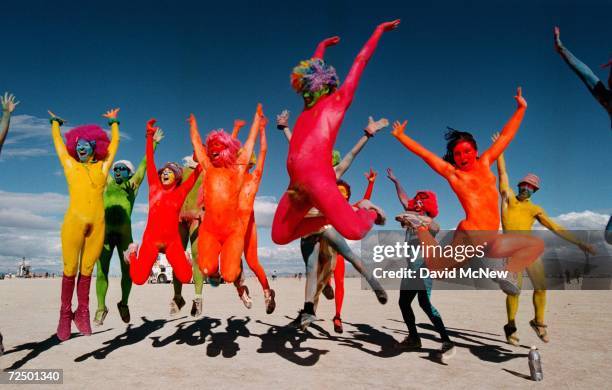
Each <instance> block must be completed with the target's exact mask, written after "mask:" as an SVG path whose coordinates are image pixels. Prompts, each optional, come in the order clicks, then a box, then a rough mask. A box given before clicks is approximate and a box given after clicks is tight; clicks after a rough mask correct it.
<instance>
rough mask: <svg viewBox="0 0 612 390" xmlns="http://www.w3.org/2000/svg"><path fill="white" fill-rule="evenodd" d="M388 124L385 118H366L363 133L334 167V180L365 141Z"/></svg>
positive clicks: (347, 165)
mask: <svg viewBox="0 0 612 390" xmlns="http://www.w3.org/2000/svg"><path fill="white" fill-rule="evenodd" d="M387 126H389V121H388V120H387V119H386V118H382V119H379V120H377V121H374V119H372V117H369V118H368V125H367V126H366V128H365V129H364V135H363V136H361V138H359V140H358V141H357V143H356V144H355V146H353V149H351V151H350V152H348V153H347V154H346V156H344V158H343V159H342V161H340V163H339V164H338V165H336V166H335V167H334V171H335V172H336V180H338V179H340V178H341V177H342V175H344V173H345V172H346V171H347V170H348V169H349V168H350V166H351V164H352V163H353V160H354V159H355V156H357V154H359V152H361V149H363V147H364V146H365V144H366V142H368V140H369V139H370V138H372V137H374V135H375V134H376V133H377V132H378V131H379V130H380V129H382V128H385V127H387Z"/></svg>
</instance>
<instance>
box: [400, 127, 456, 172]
mask: <svg viewBox="0 0 612 390" xmlns="http://www.w3.org/2000/svg"><path fill="white" fill-rule="evenodd" d="M407 122H408V121H404V122H403V123H399V122H398V121H395V122H394V123H393V131H392V132H391V135H393V136H394V137H395V138H397V140H398V141H399V142H401V143H402V145H404V146H405V147H406V149H408V150H410V151H411V152H412V153H414V154H416V155H417V156H419V157H420V158H422V159H423V161H425V163H427V165H429V166H430V167H431V169H433V170H434V171H436V172H437V173H438V174H439V175H440V176H442V177H444V178H445V179H450V178H451V176H453V175H454V174H455V167H454V166H452V165H451V164H449V163H448V162H446V161H444V160H443V159H442V158H440V157H439V156H438V155H436V154H435V153H432V152H430V151H429V150H427V149H426V148H424V147H423V146H422V145H421V144H419V143H418V142H416V141H415V140H413V139H412V138H410V137H408V136H407V135H406V134H405V133H404V129H405V128H406V123H407Z"/></svg>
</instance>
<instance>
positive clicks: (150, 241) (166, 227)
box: [124, 119, 201, 284]
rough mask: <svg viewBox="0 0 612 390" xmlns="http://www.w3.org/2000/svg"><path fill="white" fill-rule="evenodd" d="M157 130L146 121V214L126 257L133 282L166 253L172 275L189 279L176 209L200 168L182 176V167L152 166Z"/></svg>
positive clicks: (145, 275)
mask: <svg viewBox="0 0 612 390" xmlns="http://www.w3.org/2000/svg"><path fill="white" fill-rule="evenodd" d="M157 131H158V128H157V127H155V119H151V120H149V122H147V133H146V134H147V141H146V144H147V146H146V158H147V182H148V183H149V216H148V218H147V226H146V228H145V231H144V234H143V236H142V246H141V248H140V250H138V245H136V244H130V246H129V247H128V250H127V251H126V252H125V256H124V257H125V261H126V262H128V263H129V264H130V275H131V277H132V281H133V282H134V283H136V284H144V283H145V282H146V281H147V279H148V278H149V274H150V273H151V268H152V267H153V264H154V263H155V261H156V260H157V256H158V254H159V253H160V252H161V253H165V255H166V258H167V259H168V262H169V263H170V264H171V265H172V269H173V271H174V275H175V276H176V277H177V278H178V279H179V280H180V281H181V282H183V283H189V282H190V281H191V276H192V272H191V262H190V261H189V258H188V255H187V253H186V252H185V250H184V248H183V243H182V242H181V237H180V235H179V231H178V226H179V213H180V210H181V207H182V206H183V202H184V201H185V198H186V197H187V194H188V193H189V191H191V189H192V188H193V185H194V184H195V182H196V180H197V178H198V176H199V175H200V172H201V170H200V169H199V168H196V169H195V171H194V173H193V174H192V175H190V176H189V178H187V179H186V180H184V181H183V180H182V173H183V172H182V169H181V167H180V166H179V165H178V164H176V163H173V162H170V163H166V164H165V165H164V166H163V167H162V168H161V169H160V170H159V171H158V170H157V168H156V166H155V159H154V153H153V143H154V141H153V136H154V135H155V133H156V132H157Z"/></svg>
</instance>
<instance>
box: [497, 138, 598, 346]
mask: <svg viewBox="0 0 612 390" xmlns="http://www.w3.org/2000/svg"><path fill="white" fill-rule="evenodd" d="M498 136H499V135H498V134H496V135H494V136H493V141H495V140H496V139H497V137H498ZM497 172H498V176H499V193H500V194H501V197H502V204H501V221H502V227H503V229H504V231H514V232H517V233H527V234H529V232H530V231H531V228H532V227H533V224H534V222H535V221H538V222H540V223H541V224H542V225H543V226H545V227H546V228H548V229H549V230H551V231H552V232H554V233H555V234H557V235H558V236H559V237H561V238H563V239H565V240H567V241H569V242H571V243H573V244H575V245H577V246H578V247H579V248H580V249H582V250H583V251H584V252H585V253H588V254H595V251H594V250H593V247H592V246H591V245H589V244H587V243H585V242H582V241H580V240H579V239H578V238H577V237H575V236H574V235H573V234H571V233H570V232H568V231H567V230H565V228H563V226H561V225H559V224H557V223H556V222H555V221H553V220H552V218H550V217H549V216H548V215H547V214H546V212H545V211H544V209H543V208H542V207H540V206H538V205H535V204H533V203H531V197H532V196H533V194H534V193H535V192H536V191H538V190H539V189H540V178H539V177H537V176H536V175H534V174H532V173H529V174H527V176H525V177H524V178H523V179H522V180H521V181H519V183H518V194H515V193H514V191H513V190H512V188H510V181H509V180H508V171H507V170H506V161H505V159H504V154H503V153H502V154H500V155H499V157H498V158H497ZM527 275H528V276H529V279H530V280H531V284H532V286H533V308H534V311H535V317H534V319H532V320H531V321H529V325H530V326H531V328H532V329H533V330H534V331H535V332H536V335H537V336H538V337H539V338H540V340H542V341H544V342H545V343H547V342H548V332H547V329H546V328H547V326H546V324H545V323H544V312H545V309H546V273H545V271H544V263H543V262H542V260H541V259H540V258H538V259H537V260H536V261H535V262H533V263H532V264H531V265H530V266H529V267H527ZM522 283H523V274H522V272H521V273H520V274H519V275H518V286H519V288H520V287H521V285H522ZM518 306H519V295H508V296H506V311H507V314H508V323H507V324H506V325H505V326H504V333H505V334H506V340H507V341H508V343H510V344H512V345H519V338H518V333H517V328H516V323H515V318H516V313H517V312H518Z"/></svg>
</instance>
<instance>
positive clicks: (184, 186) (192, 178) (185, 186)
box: [179, 164, 202, 197]
mask: <svg viewBox="0 0 612 390" xmlns="http://www.w3.org/2000/svg"><path fill="white" fill-rule="evenodd" d="M201 173H202V166H201V165H200V164H198V166H197V167H196V169H194V170H193V173H192V174H191V175H189V177H188V178H187V180H185V181H184V182H183V183H181V186H180V187H179V191H181V197H187V194H188V193H189V191H191V189H192V188H193V186H194V184H195V182H196V180H198V177H199V176H200V174H201Z"/></svg>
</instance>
